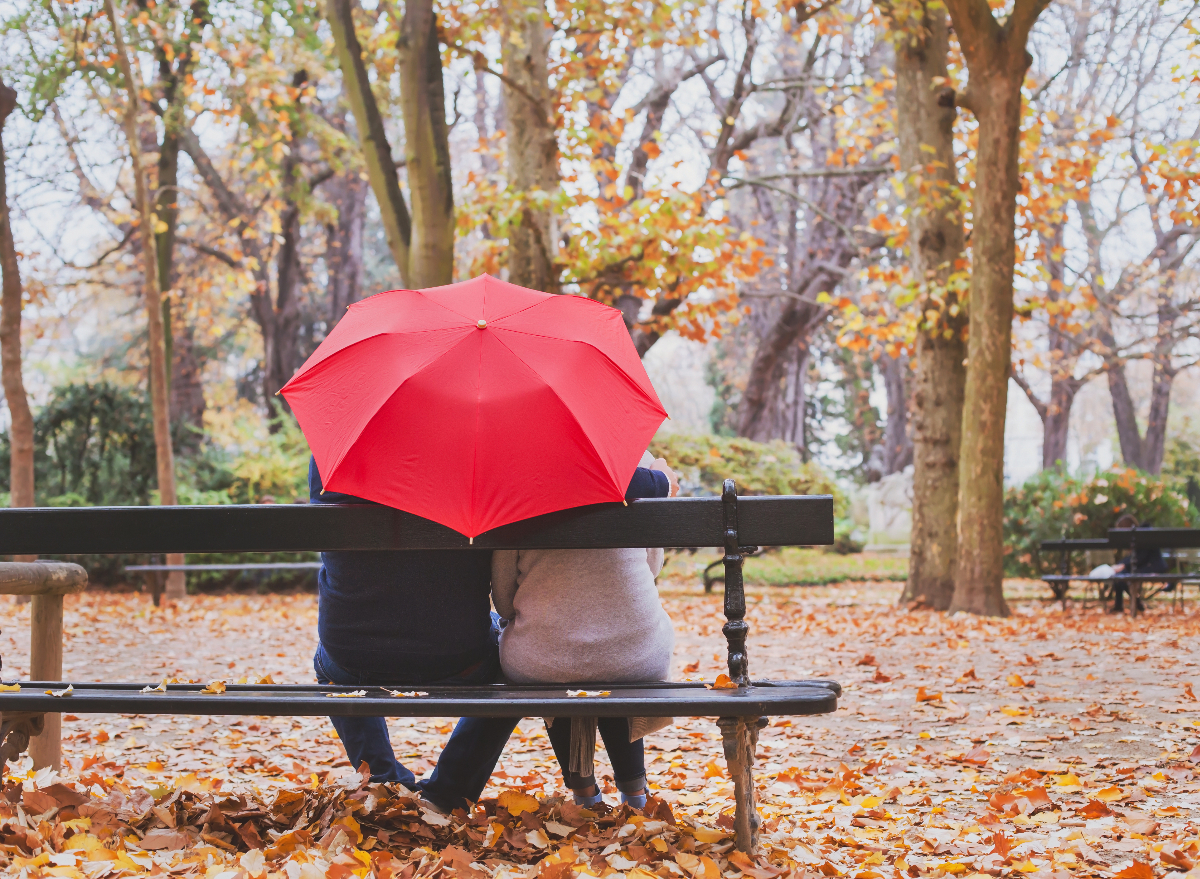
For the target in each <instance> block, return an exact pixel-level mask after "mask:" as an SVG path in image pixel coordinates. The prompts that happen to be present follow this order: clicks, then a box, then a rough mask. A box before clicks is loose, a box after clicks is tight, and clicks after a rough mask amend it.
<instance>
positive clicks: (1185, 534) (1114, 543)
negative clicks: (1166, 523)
mask: <svg viewBox="0 0 1200 879" xmlns="http://www.w3.org/2000/svg"><path fill="white" fill-rule="evenodd" d="M1135 540H1136V542H1137V548H1138V549H1200V528H1110V529H1109V530H1108V545H1109V546H1110V547H1111V548H1113V549H1129V548H1130V547H1131V546H1133V545H1134V541H1135Z"/></svg>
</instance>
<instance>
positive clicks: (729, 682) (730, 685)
mask: <svg viewBox="0 0 1200 879" xmlns="http://www.w3.org/2000/svg"><path fill="white" fill-rule="evenodd" d="M704 686H705V687H707V688H708V689H710V690H736V689H737V688H738V685H737V684H736V683H734V682H733V679H732V678H730V677H729V675H727V674H719V675H717V679H716V680H715V681H714V682H713V683H711V684H705V685H704Z"/></svg>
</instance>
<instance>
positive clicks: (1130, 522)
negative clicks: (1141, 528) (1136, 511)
mask: <svg viewBox="0 0 1200 879" xmlns="http://www.w3.org/2000/svg"><path fill="white" fill-rule="evenodd" d="M1137 526H1138V520H1137V517H1136V516H1133V515H1131V514H1130V513H1126V514H1125V515H1124V516H1122V517H1121V518H1120V519H1118V520H1117V524H1116V525H1114V526H1113V527H1114V528H1136V527H1137Z"/></svg>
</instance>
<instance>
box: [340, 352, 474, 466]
mask: <svg viewBox="0 0 1200 879" xmlns="http://www.w3.org/2000/svg"><path fill="white" fill-rule="evenodd" d="M381 335H382V334H381ZM473 337H474V334H473V333H465V334H463V337H462V339H460V340H459V341H458V342H457V343H456V344H454V345H451V346H450V347H449V348H445V349H443V350H442V351H439V352H437V353H436V354H434V355H433V356H432V357H430V358H429V359H428V360H426V361H425V362H424V363H422V364H421V365H420V366H418V367H417V368H416V369H414V370H413V371H412V372H411V373H409V374H408V375H407V376H406V377H405V379H404V381H402V382H400V383H399V384H398V385H396V387H395V388H394V389H393V390H392V392H391V393H390V394H388V395H387V396H385V397H384V398H383V399H382V400H380V401H379V405H378V406H376V407H375V411H374V412H372V413H371V415H370V417H369V418H367V419H366V421H365V422H364V424H363V429H365V428H366V425H368V424H370V423H371V420H372V419H374V418H375V416H376V415H378V414H379V410H380V409H382V408H383V407H384V406H386V405H387V404H388V403H389V402H391V400H392V398H393V397H395V396H396V394H398V393H400V391H401V390H402V389H403V388H404V386H405V385H406V384H408V383H409V382H410V381H412V380H413V379H414V378H416V377H417V376H418V375H420V374H421V373H422V372H424V371H425V370H426V369H428V368H429V367H430V366H432V365H433V364H434V363H436V362H437V361H438V360H441V359H442V358H443V357H445V356H446V355H447V354H449V353H450V352H451V351H453V350H454V349H455V348H457V347H458V346H459V345H461V344H462V343H463V342H465V341H467V340H468V339H471V338H473ZM339 353H340V352H339ZM361 438H362V430H360V431H359V432H358V435H357V436H355V437H354V439H353V440H351V441H350V442H349V443H348V444H347V445H346V448H345V449H343V450H342V453H341V454H340V455H339V456H338V459H337V461H336V462H334V464H333V466H331V467H330V468H329V473H328V474H325V473H322V474H321V481H322V482H324V483H325V486H326V487H328V486H329V481H330V480H331V479H333V475H334V474H335V473H336V472H337V468H338V467H340V466H342V462H343V461H345V460H346V456H347V455H349V454H350V450H351V449H353V448H354V446H355V444H356V443H357V442H358V441H359V439H361ZM472 478H474V477H472Z"/></svg>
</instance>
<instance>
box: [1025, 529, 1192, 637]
mask: <svg viewBox="0 0 1200 879" xmlns="http://www.w3.org/2000/svg"><path fill="white" fill-rule="evenodd" d="M1139 545H1140V546H1141V547H1142V548H1149V549H1159V550H1173V549H1196V548H1200V529H1197V528H1111V529H1109V532H1108V536H1107V537H1083V538H1074V539H1068V538H1064V539H1062V540H1044V541H1042V544H1041V548H1042V549H1043V550H1048V551H1051V552H1053V551H1058V552H1060V553H1062V555H1061V557H1060V560H1059V573H1057V574H1047V575H1045V576H1043V577H1042V581H1043V582H1044V583H1046V584H1047V585H1048V586H1049V587H1050V590H1051V592H1053V594H1054V600H1055V601H1060V602H1062V606H1063V610H1066V607H1067V592H1068V590H1069V589H1070V586H1071V584H1072V583H1094V584H1096V586H1097V599H1098V600H1100V601H1107V600H1108V599H1109V598H1111V597H1112V592H1113V588H1114V586H1115V585H1116V584H1118V583H1121V584H1124V585H1125V586H1126V588H1127V589H1128V592H1129V598H1130V611H1129V612H1130V613H1131V614H1132V615H1134V616H1137V615H1138V613H1139V612H1140V605H1141V604H1142V602H1143V601H1144V600H1149V599H1151V598H1153V597H1154V596H1156V595H1158V594H1160V593H1162V592H1164V591H1167V590H1168V589H1170V588H1172V587H1175V588H1177V589H1178V590H1179V594H1180V595H1181V594H1182V591H1183V586H1184V585H1185V584H1190V583H1200V573H1178V572H1177V573H1174V574H1170V573H1168V574H1142V573H1138V571H1137V551H1138V547H1139ZM1119 549H1126V550H1129V554H1130V555H1131V556H1132V557H1133V559H1134V570H1133V571H1130V572H1128V573H1124V572H1123V573H1120V574H1112V575H1111V576H1108V577H1092V576H1090V575H1088V574H1072V573H1071V553H1073V552H1078V551H1081V550H1083V551H1087V550H1119ZM1147 583H1161V584H1163V585H1162V586H1161V587H1160V588H1158V589H1154V590H1153V591H1150V592H1145V593H1144V592H1143V587H1144V586H1145V585H1146V584H1147Z"/></svg>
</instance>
